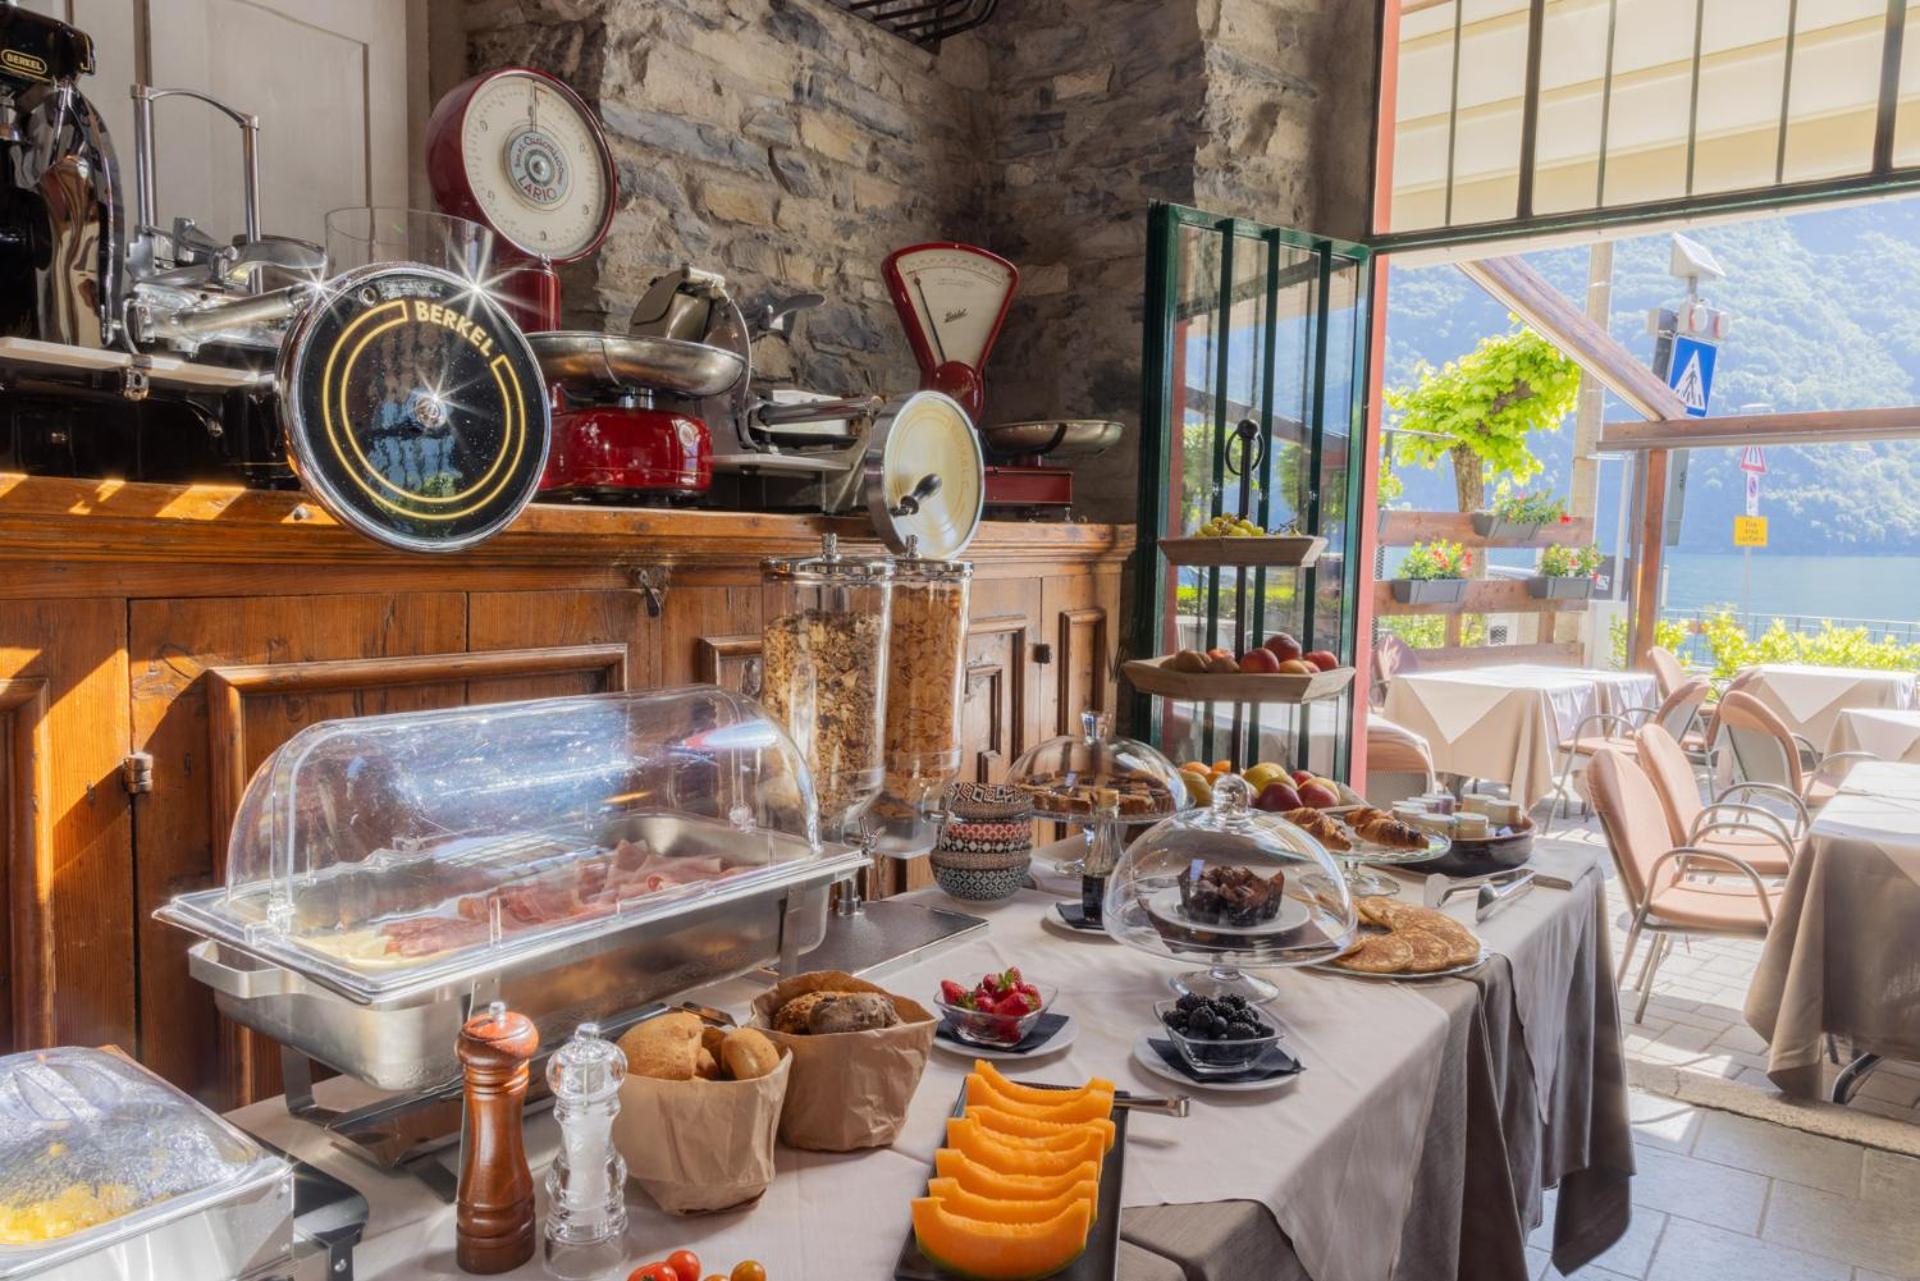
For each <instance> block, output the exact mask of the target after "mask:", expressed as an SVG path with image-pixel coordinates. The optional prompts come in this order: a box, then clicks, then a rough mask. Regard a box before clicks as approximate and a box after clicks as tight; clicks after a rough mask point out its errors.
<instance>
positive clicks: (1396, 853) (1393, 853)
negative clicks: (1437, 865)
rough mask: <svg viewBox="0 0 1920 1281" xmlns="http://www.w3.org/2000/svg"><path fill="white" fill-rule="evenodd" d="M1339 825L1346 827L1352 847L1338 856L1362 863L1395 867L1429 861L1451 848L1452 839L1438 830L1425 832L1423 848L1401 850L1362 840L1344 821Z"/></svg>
mask: <svg viewBox="0 0 1920 1281" xmlns="http://www.w3.org/2000/svg"><path fill="white" fill-rule="evenodd" d="M1340 826H1342V827H1346V829H1347V835H1348V836H1349V837H1351V838H1352V840H1353V848H1352V849H1350V850H1341V851H1340V857H1341V858H1353V859H1359V860H1360V861H1361V862H1363V863H1382V864H1391V865H1392V866H1395V867H1404V866H1407V865H1409V864H1413V863H1428V862H1431V861H1433V860H1434V859H1436V858H1439V857H1440V856H1441V855H1443V854H1445V853H1446V852H1447V851H1448V850H1450V849H1452V848H1453V841H1452V840H1451V839H1450V838H1448V837H1445V836H1442V835H1440V833H1438V832H1429V833H1427V847H1426V848H1425V849H1420V850H1403V849H1396V848H1392V847H1389V846H1384V845H1374V844H1372V843H1371V842H1369V841H1363V840H1361V839H1360V834H1359V833H1358V832H1355V831H1354V830H1353V829H1352V828H1351V827H1347V825H1346V824H1345V823H1344V822H1343V823H1341V824H1340Z"/></svg>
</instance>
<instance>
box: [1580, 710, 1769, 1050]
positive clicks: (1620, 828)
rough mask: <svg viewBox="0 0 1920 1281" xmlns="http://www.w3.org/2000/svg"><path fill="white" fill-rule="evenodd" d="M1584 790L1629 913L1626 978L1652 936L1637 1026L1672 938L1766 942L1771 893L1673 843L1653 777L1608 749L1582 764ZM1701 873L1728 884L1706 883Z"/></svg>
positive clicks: (1734, 862) (1719, 860) (1748, 874)
mask: <svg viewBox="0 0 1920 1281" xmlns="http://www.w3.org/2000/svg"><path fill="white" fill-rule="evenodd" d="M1587 790H1588V792H1589V793H1590V794H1591V795H1592V797H1593V807H1594V809H1595V811H1596V812H1598V813H1599V815H1600V827H1601V830H1602V831H1604V832H1605V833H1606V837H1607V847H1608V849H1610V850H1611V851H1612V853H1613V866H1614V870H1615V871H1616V872H1618V873H1619V876H1620V888H1621V891H1622V892H1623V893H1624V894H1625V895H1626V899H1627V906H1628V907H1629V908H1630V909H1631V910H1632V912H1633V924H1632V925H1631V926H1630V927H1629V928H1628V930H1627V947H1626V951H1625V952H1624V953H1623V954H1622V956H1621V958H1620V973H1621V974H1622V975H1623V976H1624V975H1625V974H1626V973H1627V971H1628V968H1629V967H1630V966H1631V965H1632V964H1633V949H1634V948H1635V946H1637V945H1638V943H1639V941H1640V935H1641V934H1642V933H1643V932H1645V933H1648V934H1651V935H1652V938H1651V940H1650V941H1649V944H1648V950H1647V959H1646V963H1645V965H1644V966H1643V967H1642V968H1641V971H1640V1004H1639V1007H1638V1008H1637V1009H1636V1010H1635V1011H1634V1014H1633V1021H1634V1022H1635V1023H1638V1022H1640V1021H1641V1020H1642V1019H1644V1018H1645V1017H1646V1013H1647V997H1648V996H1649V995H1650V994H1651V993H1652V991H1653V980H1654V976H1655V975H1656V974H1658V973H1659V970H1660V961H1661V959H1662V958H1663V957H1664V956H1665V954H1666V951H1667V949H1668V948H1669V947H1671V946H1672V943H1673V937H1672V936H1673V935H1675V934H1685V935H1711V936H1714V937H1722V938H1765V937H1766V935H1767V930H1768V928H1769V927H1770V926H1771V925H1772V924H1773V892H1772V891H1771V890H1769V889H1768V888H1767V883H1766V881H1765V880H1763V879H1762V878H1761V876H1760V873H1759V872H1757V871H1755V870H1754V868H1753V867H1752V865H1751V864H1749V863H1747V862H1746V861H1745V860H1744V859H1742V858H1740V857H1738V856H1737V855H1733V854H1728V853H1726V852H1725V851H1722V850H1709V849H1702V848H1700V847H1698V846H1693V845H1676V844H1675V843H1674V842H1673V840H1672V839H1671V837H1670V836H1669V834H1668V829H1667V820H1666V813H1665V811H1664V810H1663V809H1662V808H1661V806H1660V795H1659V793H1658V792H1657V791H1656V790H1655V789H1654V785H1653V780H1652V779H1650V778H1648V777H1647V775H1646V773H1645V771H1643V770H1642V769H1641V768H1640V767H1639V766H1638V765H1636V764H1635V763H1634V762H1633V760H1632V759H1631V758H1629V757H1628V756H1627V755H1626V754H1625V753H1622V752H1617V751H1615V750H1614V749H1613V748H1611V747H1603V748H1601V749H1600V751H1599V752H1597V753H1595V755H1594V758H1593V761H1592V763H1591V764H1589V765H1588V766H1587ZM1702 873H1708V874H1712V873H1720V874H1726V875H1728V876H1729V877H1730V879H1727V880H1704V879H1701V874H1702Z"/></svg>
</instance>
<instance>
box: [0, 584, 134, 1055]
mask: <svg viewBox="0 0 1920 1281" xmlns="http://www.w3.org/2000/svg"><path fill="white" fill-rule="evenodd" d="M128 742H129V737H128V727H127V617H126V607H125V604H124V603H123V602H121V601H118V600H59V601H38V600H24V601H7V602H5V604H4V606H3V607H0V852H4V853H5V855H6V876H5V878H4V880H0V1052H8V1051H13V1050H20V1049H28V1048H35V1047H39V1046H45V1045H108V1044H111V1045H119V1046H122V1047H124V1048H126V1049H128V1050H131V1049H133V1048H134V1037H135V1030H136V1020H135V1014H134V1008H135V1007H134V961H133V953H132V949H131V948H130V947H129V946H128V944H129V943H130V942H131V940H132V937H133V919H132V918H133V903H134V872H133V845H132V840H133V836H132V824H131V821H130V808H129V804H128V799H129V798H128V795H127V792H126V789H125V787H124V786H123V785H122V783H121V778H120V768H121V763H122V762H123V760H124V759H125V757H126V754H127V749H128Z"/></svg>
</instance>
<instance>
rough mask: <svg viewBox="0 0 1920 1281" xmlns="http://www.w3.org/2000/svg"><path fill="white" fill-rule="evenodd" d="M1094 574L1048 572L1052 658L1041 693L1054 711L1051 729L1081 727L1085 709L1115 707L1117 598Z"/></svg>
mask: <svg viewBox="0 0 1920 1281" xmlns="http://www.w3.org/2000/svg"><path fill="white" fill-rule="evenodd" d="M1102 588H1103V584H1102V582H1101V580H1100V579H1099V578H1097V577H1095V576H1093V575H1088V574H1076V575H1071V576H1064V575H1063V576H1056V577H1052V578H1048V579H1047V580H1046V581H1045V583H1044V584H1043V585H1042V587H1041V611H1040V612H1041V617H1042V618H1043V620H1044V624H1043V625H1044V626H1045V627H1046V629H1047V632H1048V635H1047V636H1046V638H1045V639H1046V641H1047V643H1048V644H1049V646H1050V647H1051V649H1052V651H1053V653H1052V659H1053V661H1052V662H1050V663H1048V664H1047V665H1046V671H1047V675H1046V676H1045V678H1044V681H1045V685H1044V687H1043V692H1042V695H1041V697H1042V698H1044V699H1045V700H1046V701H1047V703H1048V704H1049V706H1050V708H1051V711H1052V713H1053V723H1052V727H1051V728H1050V729H1049V730H1048V733H1050V734H1066V733H1073V732H1077V731H1078V729H1079V727H1080V714H1081V713H1082V712H1111V711H1112V710H1113V703H1114V698H1113V643H1114V632H1113V628H1112V626H1111V619H1112V616H1113V615H1112V602H1111V601H1110V600H1109V599H1107V598H1106V594H1105V593H1104V592H1103V590H1102Z"/></svg>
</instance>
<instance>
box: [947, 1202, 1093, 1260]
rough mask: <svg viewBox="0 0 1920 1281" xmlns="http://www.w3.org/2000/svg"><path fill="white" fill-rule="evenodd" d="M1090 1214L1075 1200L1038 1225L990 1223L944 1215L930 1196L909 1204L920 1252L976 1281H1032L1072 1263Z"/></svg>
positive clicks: (1081, 1246)
mask: <svg viewBox="0 0 1920 1281" xmlns="http://www.w3.org/2000/svg"><path fill="white" fill-rule="evenodd" d="M1092 1222H1093V1216H1092V1214H1091V1212H1090V1211H1089V1210H1088V1208H1087V1203H1086V1202H1084V1201H1076V1202H1074V1203H1073V1204H1072V1205H1070V1206H1068V1207H1067V1208H1066V1209H1064V1210H1062V1211H1060V1213H1059V1214H1057V1215H1055V1216H1054V1217H1053V1218H1051V1219H1048V1220H1046V1221H1045V1222H1042V1223H990V1222H987V1221H986V1220H983V1219H969V1218H966V1217H965V1216H963V1215H958V1214H954V1213H952V1212H950V1211H948V1210H947V1209H946V1208H945V1206H943V1205H942V1204H941V1202H940V1201H939V1200H938V1199H936V1198H934V1197H930V1196H929V1197H918V1198H916V1199H915V1200H914V1203H913V1235H914V1239H915V1240H916V1241H917V1242H919V1245H920V1252H921V1253H922V1254H924V1255H926V1256H927V1258H929V1259H931V1260H932V1261H933V1262H934V1263H936V1264H938V1265H939V1266H940V1267H943V1268H945V1269H947V1270H948V1271H949V1272H954V1273H958V1274H959V1275H961V1276H964V1277H974V1278H978V1279H979V1281H1037V1278H1040V1277H1046V1276H1052V1275H1053V1274H1054V1273H1056V1272H1058V1271H1060V1269H1062V1268H1064V1267H1066V1266H1067V1265H1068V1264H1070V1263H1072V1262H1073V1261H1074V1260H1075V1259H1077V1258H1079V1257H1080V1255H1081V1254H1082V1253H1083V1252H1084V1251H1085V1250H1086V1248H1087V1229H1088V1227H1089V1225H1090V1224H1091V1223H1092Z"/></svg>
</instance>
